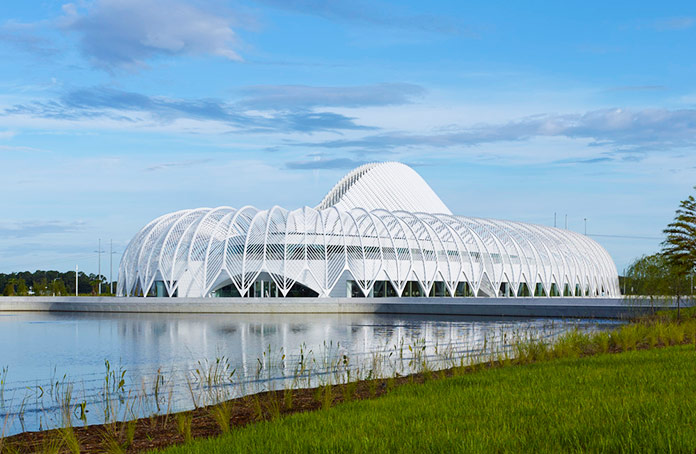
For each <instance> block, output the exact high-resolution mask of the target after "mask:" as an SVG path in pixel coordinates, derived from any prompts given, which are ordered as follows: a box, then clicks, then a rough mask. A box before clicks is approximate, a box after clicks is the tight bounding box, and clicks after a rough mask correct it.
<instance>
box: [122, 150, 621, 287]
mask: <svg viewBox="0 0 696 454" xmlns="http://www.w3.org/2000/svg"><path fill="white" fill-rule="evenodd" d="M118 294H119V295H122V296H136V295H143V296H169V297H174V296H187V297H213V296H242V297H254V296H255V297H291V296H317V297H383V296H394V297H402V296H410V297H413V296H432V297H446V296H457V297H502V296H507V297H524V296H544V297H554V296H567V297H570V296H583V297H618V296H619V295H620V293H619V286H618V277H617V272H616V267H615V265H614V263H613V261H612V259H611V257H610V256H609V254H608V253H607V251H606V250H604V248H602V247H601V246H600V245H599V244H598V243H597V242H595V241H593V240H592V239H590V238H588V237H587V236H584V235H580V234H578V233H575V232H571V231H569V230H563V229H557V228H552V227H545V226H540V225H533V224H526V223H522V222H512V221H501V220H492V219H479V218H470V217H463V216H455V215H453V214H452V213H451V212H450V210H449V209H448V208H447V206H446V205H445V204H444V203H443V202H442V201H441V200H440V198H439V197H438V196H437V195H436V194H435V192H434V191H433V190H432V189H431V188H430V187H429V186H428V184H427V183H426V182H425V181H424V180H423V179H422V178H421V177H420V176H419V175H418V174H417V173H416V172H415V171H414V170H413V169H411V168H410V167H408V166H406V165H404V164H400V163H395V162H388V163H375V164H367V165H364V166H361V167H358V168H357V169H355V170H353V171H352V172H350V173H349V174H348V175H346V176H345V177H344V178H343V179H342V180H341V181H339V183H338V184H337V185H336V186H335V187H334V188H333V189H332V190H331V191H330V192H329V193H328V194H327V195H326V197H324V199H323V200H322V202H321V203H320V204H319V205H318V206H317V207H315V208H310V207H304V208H301V209H297V210H292V211H289V210H286V209H284V208H281V207H277V206H276V207H273V208H271V209H268V210H259V209H257V208H254V207H251V206H245V207H242V208H239V209H236V208H231V207H218V208H198V209H191V210H182V211H177V212H175V213H170V214H166V215H164V216H161V217H159V218H157V219H155V220H153V221H152V222H150V223H149V224H148V225H146V226H145V227H144V228H143V229H142V230H141V231H140V232H138V234H137V235H136V236H135V237H134V238H133V239H132V240H131V242H130V244H129V245H128V247H127V249H126V251H125V253H124V255H123V259H122V261H121V265H120V269H119V279H118Z"/></svg>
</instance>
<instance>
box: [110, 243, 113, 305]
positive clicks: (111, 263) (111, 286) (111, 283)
mask: <svg viewBox="0 0 696 454" xmlns="http://www.w3.org/2000/svg"><path fill="white" fill-rule="evenodd" d="M113 273H114V240H109V293H110V294H111V295H113V294H114V279H113Z"/></svg>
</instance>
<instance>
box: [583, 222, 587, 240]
mask: <svg viewBox="0 0 696 454" xmlns="http://www.w3.org/2000/svg"><path fill="white" fill-rule="evenodd" d="M583 221H585V236H587V218H584V219H583Z"/></svg>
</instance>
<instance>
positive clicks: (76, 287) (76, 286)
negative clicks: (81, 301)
mask: <svg viewBox="0 0 696 454" xmlns="http://www.w3.org/2000/svg"><path fill="white" fill-rule="evenodd" d="M77 284H78V282H77V265H75V296H78V294H77V289H78V287H79V286H78V285H77Z"/></svg>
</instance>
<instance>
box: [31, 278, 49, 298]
mask: <svg viewBox="0 0 696 454" xmlns="http://www.w3.org/2000/svg"><path fill="white" fill-rule="evenodd" d="M32 289H33V290H34V295H36V296H41V295H45V294H46V293H47V292H48V282H46V278H45V277H42V278H41V279H39V280H35V281H34V283H33V284H32Z"/></svg>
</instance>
